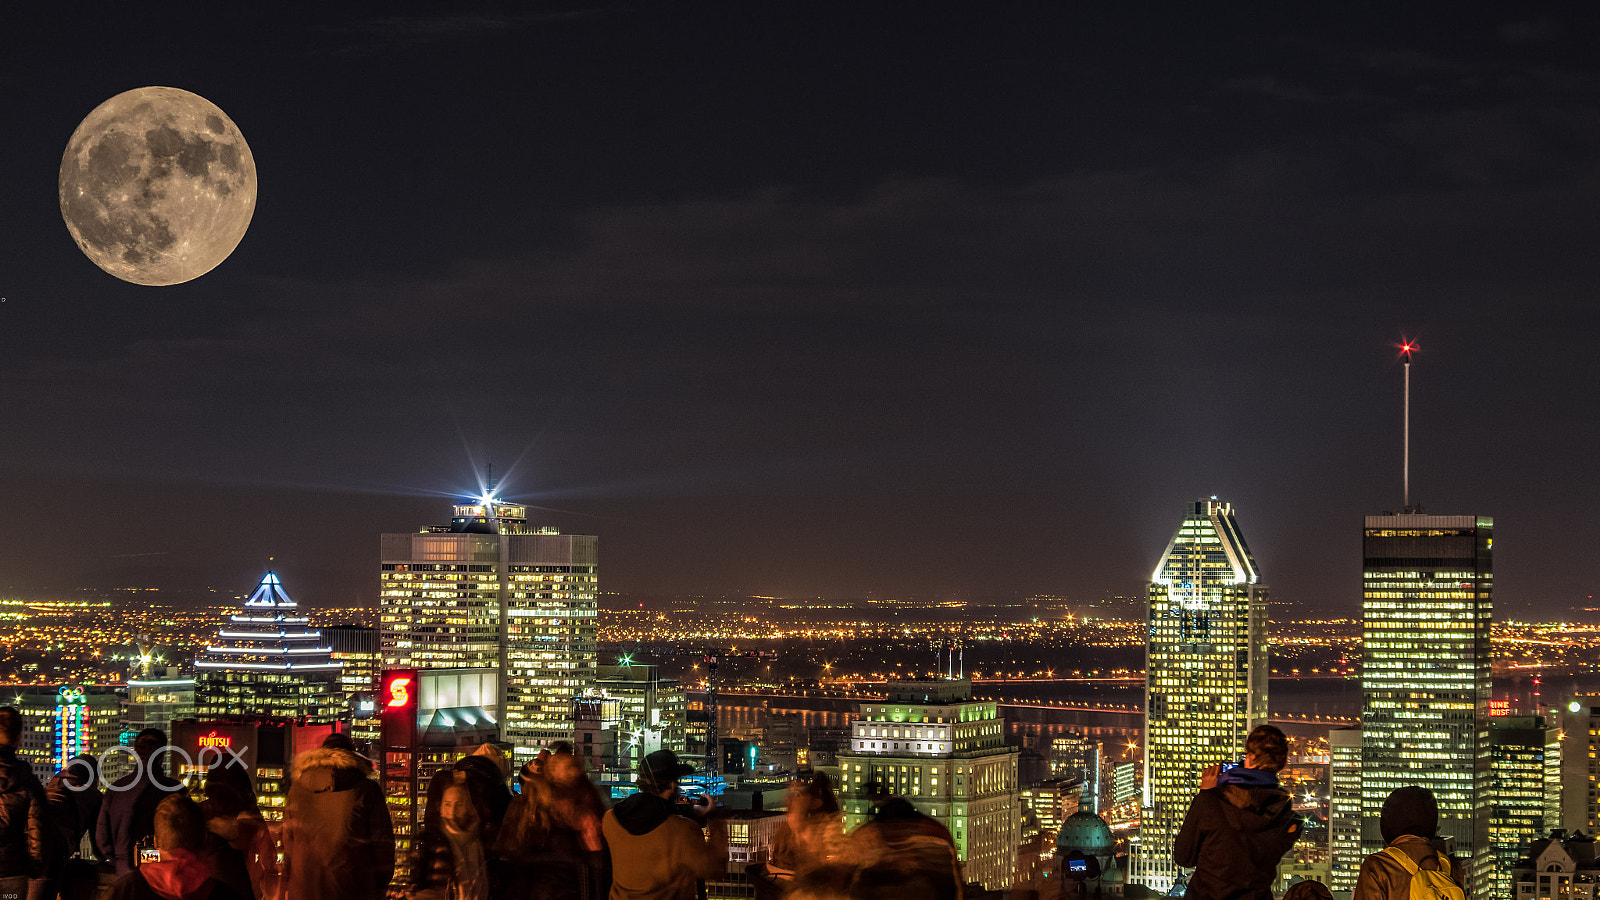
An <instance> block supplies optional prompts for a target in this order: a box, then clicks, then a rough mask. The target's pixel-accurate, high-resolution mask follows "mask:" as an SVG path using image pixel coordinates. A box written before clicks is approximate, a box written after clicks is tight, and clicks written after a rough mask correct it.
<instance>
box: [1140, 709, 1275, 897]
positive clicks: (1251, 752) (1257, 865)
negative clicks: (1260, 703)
mask: <svg viewBox="0 0 1600 900" xmlns="http://www.w3.org/2000/svg"><path fill="white" fill-rule="evenodd" d="M1288 761H1289V741H1288V739H1287V738H1285V737H1284V736H1283V732H1282V731H1279V730H1278V729H1277V728H1274V727H1273V726H1271V725H1260V726H1257V727H1256V729H1255V730H1254V731H1252V732H1250V735H1249V736H1248V737H1247V738H1245V742H1244V760H1243V761H1242V762H1240V763H1239V764H1238V765H1237V766H1233V767H1232V768H1229V769H1226V770H1224V769H1223V768H1222V767H1221V766H1212V767H1210V768H1208V769H1206V771H1205V772H1203V773H1202V774H1201V778H1200V792H1199V793H1198V794H1196V795H1195V798H1194V800H1193V801H1192V802H1191V803H1190V804H1189V812H1188V814H1187V815H1185V816H1184V819H1183V827H1182V828H1180V829H1179V830H1178V837H1177V840H1176V841H1174V842H1173V845H1172V857H1173V861H1174V862H1176V863H1177V864H1178V865H1180V866H1183V867H1185V868H1193V869H1194V874H1193V875H1191V876H1189V887H1188V894H1187V896H1188V898H1189V900H1272V896H1273V895H1272V882H1273V879H1274V878H1276V877H1277V873H1278V861H1279V860H1281V859H1283V855H1284V854H1285V853H1288V852H1289V848H1291V847H1293V846H1294V842H1295V841H1297V840H1299V838H1300V835H1301V833H1302V832H1303V831H1304V828H1303V827H1302V823H1301V820H1300V816H1299V815H1298V814H1297V813H1296V812H1295V811H1294V798H1293V797H1291V796H1289V793H1288V792H1287V791H1285V790H1284V789H1283V788H1281V787H1279V786H1278V772H1279V771H1281V770H1282V769H1283V767H1284V765H1285V764H1286V763H1288Z"/></svg>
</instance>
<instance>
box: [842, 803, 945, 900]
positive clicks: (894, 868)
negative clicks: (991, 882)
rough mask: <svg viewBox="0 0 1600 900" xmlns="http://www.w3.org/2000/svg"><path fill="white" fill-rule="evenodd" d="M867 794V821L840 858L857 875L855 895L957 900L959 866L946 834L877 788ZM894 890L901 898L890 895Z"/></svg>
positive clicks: (912, 808) (906, 805)
mask: <svg viewBox="0 0 1600 900" xmlns="http://www.w3.org/2000/svg"><path fill="white" fill-rule="evenodd" d="M867 791H868V796H869V797H871V799H872V805H873V813H872V819H871V821H868V822H866V823H865V824H863V825H862V826H861V827H860V828H857V829H856V830H855V831H854V832H852V833H851V835H850V838H849V841H848V842H847V845H846V848H845V858H846V859H847V860H849V861H850V862H852V863H853V864H854V865H855V867H856V869H857V871H856V874H855V876H854V879H855V880H854V884H855V890H856V891H857V892H858V893H859V894H860V895H861V896H863V897H865V896H872V897H879V896H908V897H910V896H915V897H920V898H927V900H959V898H960V897H961V895H962V885H963V879H962V873H961V860H960V858H959V857H958V856H957V854H956V846H955V840H954V839H953V838H952V837H951V836H950V830H949V829H948V828H945V827H944V826H943V825H941V824H939V823H938V822H937V821H936V820H934V819H933V818H931V817H930V816H927V815H925V814H923V812H922V811H921V810H919V809H917V808H916V806H914V805H913V804H912V803H911V802H910V801H908V800H906V799H905V798H903V797H896V796H893V795H892V794H890V793H889V792H888V791H886V790H884V788H883V785H881V784H879V783H877V782H873V783H872V784H871V785H869V786H868V788H867ZM895 890H903V891H904V892H905V893H904V894H901V895H894V894H893V893H892V892H893V891H895ZM885 892H891V893H889V894H886V893H885Z"/></svg>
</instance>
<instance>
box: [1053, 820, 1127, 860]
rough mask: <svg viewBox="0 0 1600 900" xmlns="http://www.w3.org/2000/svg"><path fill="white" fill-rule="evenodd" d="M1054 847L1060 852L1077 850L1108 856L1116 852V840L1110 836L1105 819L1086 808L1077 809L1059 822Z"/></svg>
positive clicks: (1097, 855) (1108, 826)
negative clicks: (1059, 826) (1058, 830)
mask: <svg viewBox="0 0 1600 900" xmlns="http://www.w3.org/2000/svg"><path fill="white" fill-rule="evenodd" d="M1056 849H1057V850H1059V851H1061V852H1062V853H1072V852H1073V851H1077V852H1078V853H1082V854H1084V855H1085V856H1094V857H1102V856H1110V855H1112V854H1113V853H1115V852H1116V849H1117V842H1116V840H1115V839H1114V838H1113V837H1112V836H1111V826H1110V825H1107V824H1106V820H1105V819H1102V818H1100V817H1099V816H1097V815H1095V814H1094V813H1092V812H1089V811H1088V810H1086V809H1085V810H1079V811H1078V812H1075V813H1073V814H1072V815H1070V816H1068V817H1067V820H1066V821H1065V822H1062V823H1061V832H1060V833H1059V834H1058V835H1057V836H1056Z"/></svg>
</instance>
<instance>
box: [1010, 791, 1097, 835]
mask: <svg viewBox="0 0 1600 900" xmlns="http://www.w3.org/2000/svg"><path fill="white" fill-rule="evenodd" d="M1082 796H1083V782H1081V781H1079V780H1078V779H1076V778H1049V779H1046V780H1044V781H1042V782H1040V783H1038V784H1035V785H1030V786H1028V787H1025V788H1023V789H1022V791H1021V797H1022V805H1023V807H1024V808H1025V809H1027V810H1028V811H1030V812H1032V813H1033V821H1034V822H1035V824H1036V826H1037V830H1038V831H1039V832H1043V833H1044V834H1045V835H1047V836H1048V839H1049V841H1048V842H1049V843H1051V844H1054V843H1055V839H1056V836H1057V835H1058V834H1060V833H1061V823H1062V822H1064V821H1066V820H1067V817H1068V816H1071V815H1073V814H1074V813H1076V812H1077V811H1078V806H1079V801H1080V798H1081V797H1082ZM1029 837H1032V835H1031V834H1025V835H1023V838H1024V839H1026V838H1029Z"/></svg>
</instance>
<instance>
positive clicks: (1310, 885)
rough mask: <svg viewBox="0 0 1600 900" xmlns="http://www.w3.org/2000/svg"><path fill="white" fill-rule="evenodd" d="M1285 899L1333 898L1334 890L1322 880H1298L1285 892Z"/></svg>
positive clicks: (1330, 899)
mask: <svg viewBox="0 0 1600 900" xmlns="http://www.w3.org/2000/svg"><path fill="white" fill-rule="evenodd" d="M1283 900H1333V891H1330V890H1328V886H1327V885H1325V884H1323V883H1322V882H1320V881H1297V882H1295V883H1294V884H1291V885H1289V889H1288V890H1287V891H1284V892H1283Z"/></svg>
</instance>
